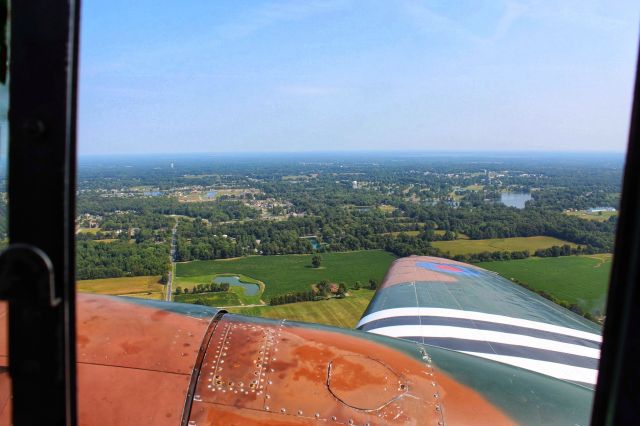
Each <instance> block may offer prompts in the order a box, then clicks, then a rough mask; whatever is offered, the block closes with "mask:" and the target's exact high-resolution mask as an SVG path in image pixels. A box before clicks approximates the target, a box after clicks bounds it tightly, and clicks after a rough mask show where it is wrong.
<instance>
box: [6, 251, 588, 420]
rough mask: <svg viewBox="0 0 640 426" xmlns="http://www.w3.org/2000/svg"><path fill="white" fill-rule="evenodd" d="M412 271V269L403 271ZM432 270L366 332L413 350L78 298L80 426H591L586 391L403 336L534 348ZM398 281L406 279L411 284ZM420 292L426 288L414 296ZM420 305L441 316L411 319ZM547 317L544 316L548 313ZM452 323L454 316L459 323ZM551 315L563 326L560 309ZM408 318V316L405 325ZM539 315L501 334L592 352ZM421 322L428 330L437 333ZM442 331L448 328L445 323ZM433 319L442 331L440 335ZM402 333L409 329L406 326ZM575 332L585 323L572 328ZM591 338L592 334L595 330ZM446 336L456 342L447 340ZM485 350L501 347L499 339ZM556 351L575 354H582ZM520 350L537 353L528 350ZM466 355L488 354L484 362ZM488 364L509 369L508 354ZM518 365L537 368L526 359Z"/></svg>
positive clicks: (360, 336)
mask: <svg viewBox="0 0 640 426" xmlns="http://www.w3.org/2000/svg"><path fill="white" fill-rule="evenodd" d="M419 259H420V260H419ZM418 261H420V262H430V263H429V266H428V267H427V268H423V267H422V266H419V265H417V266H416V262H418ZM411 263H412V264H413V265H414V266H413V267H408V266H409V264H411ZM434 265H435V266H434ZM438 265H447V263H445V262H444V261H439V260H434V259H426V258H409V260H399V261H398V262H396V264H395V265H394V266H393V268H392V269H391V271H390V272H389V274H388V276H387V279H386V280H385V283H384V286H383V288H381V289H380V290H379V292H378V293H377V295H376V297H375V299H374V300H373V301H372V303H371V306H370V307H369V310H368V312H367V313H366V315H365V316H364V318H363V321H362V324H361V326H360V328H367V325H369V326H374V325H375V324H378V325H380V327H378V328H376V329H374V328H371V331H375V330H382V331H384V329H385V328H386V329H387V331H389V329H390V327H401V328H397V329H395V330H398V331H400V330H406V332H405V331H402V332H401V333H398V335H399V336H401V337H411V338H412V339H411V340H409V339H398V338H394V337H389V336H385V335H382V333H379V334H375V333H373V332H363V331H360V330H348V329H340V328H335V327H329V326H322V325H317V324H307V323H297V322H289V321H286V320H273V319H263V318H253V317H245V316H240V315H232V314H228V313H225V312H224V311H220V310H217V309H214V308H209V307H203V306H197V305H186V304H181V303H166V302H159V301H158V302H156V301H149V300H142V299H131V298H121V297H111V296H98V295H86V294H84V295H83V294H80V295H78V301H77V309H78V310H77V360H78V363H77V380H78V410H79V423H80V424H83V425H99V424H108V425H123V424H136V425H176V424H181V425H185V426H190V425H193V426H196V425H197V426H201V425H261V424H269V425H315V424H322V425H369V426H373V425H394V424H395V425H434V426H435V425H444V424H449V425H451V424H453V425H455V424H463V425H464V424H474V425H511V424H570V425H576V424H587V423H588V422H589V416H590V412H591V404H592V400H593V391H592V390H591V389H587V388H585V387H584V386H579V385H576V384H573V383H569V382H567V381H565V380H559V379H556V378H554V377H549V376H548V375H544V374H538V373H536V372H533V371H529V370H527V369H523V368H519V367H516V366H513V365H508V364H505V363H502V362H495V361H493V360H492V359H485V358H488V357H484V358H483V357H478V356H474V355H469V354H467V353H460V352H459V351H452V350H448V349H442V347H445V346H446V345H445V344H440V345H439V346H441V347H436V346H430V345H429V344H428V342H429V338H430V335H427V334H425V333H424V330H425V329H421V328H418V329H413V328H407V327H415V326H416V324H417V325H418V326H423V327H434V326H435V327H448V328H460V329H465V328H467V329H469V328H470V327H469V326H468V323H466V322H464V323H463V322H459V321H473V322H474V324H475V326H474V327H475V329H474V328H473V327H472V328H471V329H474V330H487V331H486V333H504V334H511V335H514V336H529V335H528V334H525V333H524V332H522V333H516V332H515V330H516V329H515V328H513V329H509V330H505V329H501V330H497V329H492V328H490V327H489V326H486V327H484V326H485V325H486V324H485V323H487V324H493V325H494V326H495V324H500V322H499V321H496V318H494V317H491V316H490V315H496V316H499V314H497V313H495V312H494V313H489V312H487V313H485V316H484V317H473V318H471V317H470V314H464V313H465V312H467V313H469V312H482V311H481V310H480V306H482V303H488V302H482V301H481V299H485V300H486V296H487V295H489V296H491V295H492V293H489V292H488V290H486V289H485V290H483V292H484V293H482V294H481V293H478V300H476V301H475V303H476V305H473V306H476V308H475V310H473V311H472V310H464V309H461V307H460V306H458V305H455V308H457V309H454V307H452V306H451V305H448V304H447V303H448V301H450V300H462V293H463V291H462V290H463V289H462V288H461V287H457V290H456V287H455V285H459V286H460V283H462V281H456V280H454V279H453V278H455V277H459V276H464V277H466V276H467V275H464V274H468V276H469V277H472V278H474V279H475V278H478V276H481V277H484V278H483V279H485V280H486V281H487V285H489V284H491V283H492V282H493V280H495V277H493V276H489V275H485V274H488V273H485V272H482V271H481V270H479V269H476V268H473V267H469V266H466V267H464V268H463V266H462V265H458V264H455V268H457V269H456V270H455V271H453V270H451V271H450V272H452V273H453V272H456V273H458V274H460V275H459V276H456V275H455V274H449V275H447V274H442V277H440V276H438V277H439V280H438V281H435V280H434V279H433V277H434V276H436V275H433V274H436V273H440V272H435V271H432V270H431V269H429V268H433V267H435V268H436V269H438V268H439V267H438ZM448 265H452V264H448ZM400 267H402V268H400ZM450 267H451V268H454V266H450ZM416 268H421V269H416ZM422 269H424V270H425V271H426V273H428V274H432V275H427V276H425V275H420V277H421V278H419V279H418V275H416V273H422ZM458 269H459V270H460V271H462V272H458ZM416 271H418V272H416ZM477 274H480V275H477ZM444 276H447V277H449V278H444ZM394 277H395V278H394ZM401 277H402V278H401ZM428 277H431V279H427V278H428ZM399 279H402V280H404V281H402V282H404V284H402V283H401V282H400V281H398V280H399ZM422 282H424V285H423V284H419V283H422ZM479 282H482V281H479ZM407 283H411V284H407ZM434 283H435V284H434ZM506 284H509V283H506ZM430 285H436V286H437V285H441V286H445V285H446V286H448V287H446V291H445V292H431V293H429V286H430ZM468 285H471V284H470V283H469V284H468ZM493 285H495V287H491V286H489V288H493V291H494V292H495V293H496V294H499V293H500V290H499V287H500V286H501V285H505V283H503V282H500V281H496V283H494V284H493ZM509 288H510V287H509ZM396 290H397V292H396ZM478 290H480V287H478ZM517 290H518V289H517V288H515V289H513V295H512V299H511V300H513V302H514V303H517V304H522V306H528V308H527V309H530V310H531V315H534V314H535V312H537V311H536V305H535V304H532V305H531V306H529V305H528V304H527V303H534V302H526V301H527V299H528V298H530V297H531V296H530V295H528V294H527V293H523V294H520V293H519V292H518V291H517ZM423 292H424V294H425V295H426V296H428V297H430V299H427V300H439V301H440V303H441V304H440V305H434V306H433V307H429V305H428V304H426V303H423V299H421V298H419V296H418V295H420V294H422V293H423ZM392 295H393V296H392ZM426 296H425V297H426ZM454 296H455V297H454ZM479 296H482V297H479ZM494 296H495V295H494ZM403 299H406V300H407V301H409V302H410V303H414V302H418V301H419V302H420V305H412V306H407V305H406V304H403V303H402V300H403ZM534 300H535V303H538V302H539V301H537V299H534ZM494 302H496V301H495V300H494ZM492 303H493V302H492ZM496 303H497V302H496ZM423 306H424V308H425V309H441V311H416V310H415V309H416V308H420V309H422V307H423ZM541 306H547V305H546V304H545V303H541ZM403 309H404V311H403ZM407 309H409V310H407ZM447 309H448V311H445V310H447ZM540 309H546V308H540ZM515 310H516V309H515V307H514V308H513V310H511V311H502V312H501V314H500V315H501V317H503V318H512V317H514V312H515ZM453 312H458V313H459V314H458V315H457V316H456V315H453V314H452V313H453ZM550 312H554V313H555V315H557V316H558V318H563V312H562V311H561V310H550ZM6 313H7V310H6V304H0V425H4V424H10V422H11V403H10V401H11V380H10V377H9V375H8V372H7V368H6V367H7V360H8V358H7V344H6V342H7V334H6V329H7V324H6V319H7V316H6ZM401 313H404V315H399V314H401ZM435 313H437V314H438V315H435ZM447 313H448V314H449V315H446V314H447ZM465 315H467V316H465ZM535 315H538V316H537V317H531V318H528V319H527V318H520V319H519V320H518V321H511V322H509V323H507V324H503V325H505V326H509V327H520V328H518V329H517V330H520V329H526V330H531V332H532V333H533V332H536V333H537V332H541V333H556V334H558V336H560V335H567V336H570V337H571V338H575V339H584V340H589V341H590V339H591V337H590V336H589V332H588V331H587V330H586V329H585V330H578V328H577V326H574V327H573V328H572V327H570V322H571V318H572V317H571V316H570V317H568V318H566V321H567V323H565V324H564V325H563V326H560V325H554V324H551V323H549V322H548V321H549V320H545V318H544V316H543V315H542V314H540V313H538V314H535ZM426 317H430V318H431V319H430V320H429V321H431V322H432V323H429V321H427V320H426ZM416 318H417V319H418V320H417V322H416ZM447 318H448V321H454V322H448V323H446V324H441V323H440V322H442V321H445V320H447ZM436 320H437V321H440V322H434V321H436ZM376 321H378V322H377V323H376ZM383 321H391V322H387V323H384V322H383ZM408 321H413V322H411V323H409V324H405V322H408ZM455 321H458V322H455ZM523 321H531V323H540V324H548V325H549V327H547V328H545V327H546V326H539V327H537V328H536V327H531V326H530V325H531V324H530V323H527V322H523ZM576 324H582V322H581V321H578V320H576ZM461 325H465V327H461ZM527 325H529V326H528V327H527ZM481 326H482V327H481ZM553 327H565V328H567V329H569V328H572V329H576V330H578V331H581V332H582V333H585V334H584V335H583V334H580V333H574V334H575V335H571V334H567V333H564V334H563V333H559V332H558V331H559V330H560V329H559V328H553ZM585 327H586V325H585ZM427 330H430V329H429V328H427ZM592 331H593V333H592V334H594V335H595V334H597V332H596V330H592ZM474 333H478V334H480V333H484V331H474ZM386 334H393V333H386ZM467 334H468V333H467ZM467 334H463V335H460V336H457V337H455V338H456V339H458V340H464V341H465V342H466V341H472V342H475V341H478V340H477V339H476V340H474V339H472V338H471V339H469V338H466V336H467ZM438 336H440V337H438V338H443V337H442V336H444V338H447V339H452V337H447V336H448V335H447V334H444V333H440V335H438ZM461 336H462V337H465V338H464V339H462V338H461ZM487 336H494V334H488V335H487ZM530 337H532V338H536V339H540V340H544V341H555V340H553V339H551V336H547V335H545V336H544V337H545V338H542V337H540V336H538V335H536V336H530ZM514 338H515V337H514ZM558 338H560V337H558ZM416 340H417V342H416ZM494 340H495V339H494ZM486 341H488V342H493V341H492V340H491V339H486ZM423 342H425V343H427V344H423ZM441 343H442V342H441ZM445 343H446V342H445ZM561 343H564V344H565V345H570V344H571V345H575V346H580V347H581V345H577V344H575V342H574V343H568V342H561ZM492 344H493V343H492ZM516 346H517V345H516ZM525 347H526V348H530V347H533V348H534V349H536V350H542V349H541V348H537V347H534V346H533V344H531V345H529V346H525ZM457 349H460V348H457ZM464 352H471V353H474V354H477V353H480V354H482V353H484V352H482V351H481V350H480V349H473V350H469V351H466V350H465V351H464ZM535 353H536V354H537V353H538V352H535ZM563 353H564V352H563ZM489 355H491V357H493V356H497V355H499V356H513V355H505V354H504V353H502V352H500V353H499V354H495V353H494V354H489ZM579 356H582V355H579ZM587 358H588V357H587ZM523 359H533V360H537V359H536V358H535V357H533V358H532V357H531V356H530V357H529V358H524V357H523ZM541 362H550V361H541ZM581 368H582V367H581ZM37 400H38V393H37V389H34V409H37Z"/></svg>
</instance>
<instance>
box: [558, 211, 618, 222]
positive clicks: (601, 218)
mask: <svg viewBox="0 0 640 426" xmlns="http://www.w3.org/2000/svg"><path fill="white" fill-rule="evenodd" d="M564 214H566V215H569V216H576V217H579V218H581V219H587V220H595V221H597V222H605V221H607V220H609V218H610V217H611V216H618V212H597V213H589V212H587V211H586V210H579V211H576V212H564Z"/></svg>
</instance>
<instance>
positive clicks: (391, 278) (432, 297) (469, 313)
mask: <svg viewBox="0 0 640 426" xmlns="http://www.w3.org/2000/svg"><path fill="white" fill-rule="evenodd" d="M357 328H358V329H359V330H363V331H368V332H371V333H376V334H381V335H385V336H392V337H398V338H402V339H408V340H412V341H415V342H418V343H421V344H426V345H431V346H436V347H440V348H446V349H451V350H455V351H458V352H462V353H466V354H470V355H474V356H476V357H481V358H486V359H490V360H494V361H498V362H501V363H504V364H508V365H512V366H516V367H520V368H524V369H527V370H531V371H534V372H537V373H541V374H545V375H548V376H551V377H555V378H558V379H562V380H567V381H570V382H574V383H577V384H581V385H583V386H586V387H590V388H593V387H594V386H595V383H596V381H597V376H598V360H599V357H600V344H601V342H602V338H601V330H600V327H599V326H598V325H596V324H595V323H592V322H591V321H588V320H586V319H584V318H583V317H581V316H579V315H577V314H574V313H573V312H571V311H569V310H567V309H564V308H562V307H560V306H558V305H556V304H554V303H552V302H550V301H548V300H546V299H545V298H543V297H541V296H539V295H537V294H535V293H533V292H531V291H529V290H526V289H524V288H522V287H521V286H519V285H517V284H514V283H512V282H510V281H509V280H506V279H504V278H502V277H500V276H499V275H498V274H496V273H494V272H490V271H487V270H484V269H481V268H478V267H475V266H472V265H468V264H464V263H460V262H456V261H453V260H448V259H442V258H435V257H425V256H412V257H406V258H402V259H398V260H396V261H395V262H394V263H393V265H392V266H391V268H390V269H389V271H388V273H387V275H386V277H385V279H384V281H383V283H382V285H381V286H380V289H379V290H378V291H377V293H376V295H375V297H374V298H373V300H372V301H371V303H370V304H369V306H368V308H367V309H366V311H365V313H364V314H363V317H362V319H361V320H360V322H359V323H358V325H357Z"/></svg>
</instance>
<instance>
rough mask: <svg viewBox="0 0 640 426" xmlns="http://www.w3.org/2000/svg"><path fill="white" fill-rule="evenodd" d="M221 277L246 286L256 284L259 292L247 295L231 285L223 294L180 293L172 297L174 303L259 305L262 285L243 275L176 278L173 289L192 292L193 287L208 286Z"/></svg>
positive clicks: (262, 289) (218, 305)
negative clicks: (234, 279) (246, 284)
mask: <svg viewBox="0 0 640 426" xmlns="http://www.w3.org/2000/svg"><path fill="white" fill-rule="evenodd" d="M218 277H220V278H222V277H237V278H238V279H239V281H241V282H243V283H248V284H257V285H258V287H259V291H258V292H257V294H255V295H248V294H246V292H245V291H244V289H243V288H242V287H239V286H235V285H232V286H231V287H230V288H229V291H225V292H208V293H189V294H187V293H182V294H176V295H175V296H174V298H173V299H174V301H175V302H182V303H195V302H196V301H199V303H202V304H204V305H208V306H217V307H222V306H238V305H254V304H261V303H262V302H261V300H260V299H261V297H262V293H263V292H264V287H265V286H264V283H262V282H261V281H258V280H254V279H253V278H251V277H247V276H246V275H243V274H215V275H213V276H210V275H196V276H188V277H176V280H175V283H176V285H175V287H174V288H178V287H181V288H182V289H189V291H192V289H193V287H194V286H195V285H197V284H208V283H210V282H212V281H213V280H214V279H216V278H218Z"/></svg>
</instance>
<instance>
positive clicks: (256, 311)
mask: <svg viewBox="0 0 640 426" xmlns="http://www.w3.org/2000/svg"><path fill="white" fill-rule="evenodd" d="M349 293H350V295H349V296H348V297H346V298H344V299H329V300H321V301H318V302H299V303H292V304H288V305H279V306H264V307H251V308H231V309H229V311H231V312H234V313H238V314H243V315H251V316H261V317H266V318H277V319H284V318H286V319H288V320H291V321H305V322H315V323H319V324H326V325H334V326H337V327H345V328H353V327H355V325H356V324H357V323H358V321H359V320H360V317H361V316H362V313H363V312H364V310H365V309H366V307H367V305H368V304H369V301H370V300H371V298H372V297H373V295H374V293H375V292H374V291H372V290H349Z"/></svg>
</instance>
